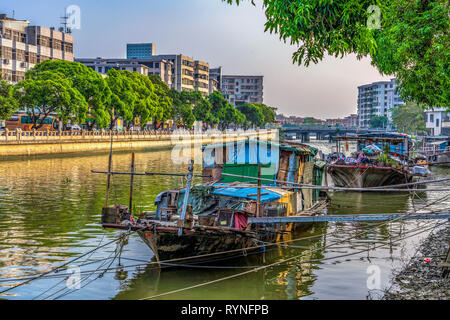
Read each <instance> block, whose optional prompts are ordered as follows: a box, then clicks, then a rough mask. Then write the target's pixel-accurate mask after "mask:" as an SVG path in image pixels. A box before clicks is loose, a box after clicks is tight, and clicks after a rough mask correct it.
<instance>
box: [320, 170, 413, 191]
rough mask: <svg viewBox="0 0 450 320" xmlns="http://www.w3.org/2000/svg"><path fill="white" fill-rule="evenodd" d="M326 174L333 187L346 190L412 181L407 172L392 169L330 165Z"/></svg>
mask: <svg viewBox="0 0 450 320" xmlns="http://www.w3.org/2000/svg"><path fill="white" fill-rule="evenodd" d="M328 173H329V174H330V175H331V178H332V179H333V183H334V185H335V186H337V187H346V188H371V187H380V186H388V185H395V184H402V183H408V182H411V181H412V176H411V174H410V173H409V171H407V170H404V169H402V168H400V169H397V168H392V167H378V166H368V165H360V166H356V165H336V164H331V165H329V166H328Z"/></svg>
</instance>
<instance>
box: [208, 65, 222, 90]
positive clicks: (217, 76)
mask: <svg viewBox="0 0 450 320" xmlns="http://www.w3.org/2000/svg"><path fill="white" fill-rule="evenodd" d="M209 86H210V88H209V94H211V93H213V92H214V91H220V90H221V88H222V67H217V68H211V69H209Z"/></svg>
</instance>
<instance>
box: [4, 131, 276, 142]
mask: <svg viewBox="0 0 450 320" xmlns="http://www.w3.org/2000/svg"><path fill="white" fill-rule="evenodd" d="M111 133H112V134H113V140H114V141H117V140H119V141H120V140H123V141H130V140H149V141H152V140H155V141H158V140H170V139H172V138H173V137H176V136H181V135H182V136H186V135H191V136H193V137H194V138H195V136H196V135H197V134H198V135H200V134H203V135H205V134H207V132H198V131H194V130H184V131H182V132H178V131H171V130H142V131H132V130H123V131H112V132H111V131H110V130H101V131H86V130H81V131H36V130H33V131H22V130H20V129H16V130H8V129H5V130H4V131H0V144H5V143H7V144H10V143H28V142H29V143H38V142H43V143H45V142H51V141H54V142H58V141H61V142H102V141H109V140H111ZM217 133H219V131H218V130H217ZM224 133H225V132H224ZM230 133H231V135H233V134H234V135H236V136H239V135H241V134H244V135H245V136H248V135H254V136H257V135H265V134H268V135H271V134H272V133H273V132H271V130H270V129H268V130H266V129H261V130H247V131H232V132H227V135H229V134H230Z"/></svg>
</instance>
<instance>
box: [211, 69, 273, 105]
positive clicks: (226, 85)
mask: <svg viewBox="0 0 450 320" xmlns="http://www.w3.org/2000/svg"><path fill="white" fill-rule="evenodd" d="M263 78H264V76H242V75H240V76H231V75H224V76H222V83H221V85H220V90H221V92H222V94H223V96H224V98H225V99H227V100H228V102H230V103H231V104H232V105H234V106H238V105H240V104H244V103H263V88H264V86H263Z"/></svg>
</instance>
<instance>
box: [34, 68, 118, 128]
mask: <svg viewBox="0 0 450 320" xmlns="http://www.w3.org/2000/svg"><path fill="white" fill-rule="evenodd" d="M47 71H48V72H53V73H55V74H60V75H63V76H64V78H65V79H66V80H68V81H70V83H71V86H72V87H73V88H74V89H76V90H77V91H78V92H79V93H80V94H81V95H82V96H83V97H84V99H85V101H87V103H88V105H89V114H91V115H92V116H93V117H94V122H93V123H92V125H94V124H96V125H97V127H99V128H105V127H107V126H108V125H109V123H110V115H109V113H108V112H107V110H106V108H107V107H106V105H107V104H108V102H109V99H110V97H111V90H110V89H109V87H108V84H107V83H106V80H105V79H103V77H102V76H101V75H100V74H99V73H97V72H95V71H94V70H92V69H91V68H88V67H86V66H85V65H84V64H82V63H77V62H69V61H64V60H46V61H44V62H41V63H38V64H36V65H35V66H34V67H33V68H32V69H30V70H28V71H27V72H26V78H28V79H36V78H37V77H38V76H39V74H40V73H42V72H47Z"/></svg>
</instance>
